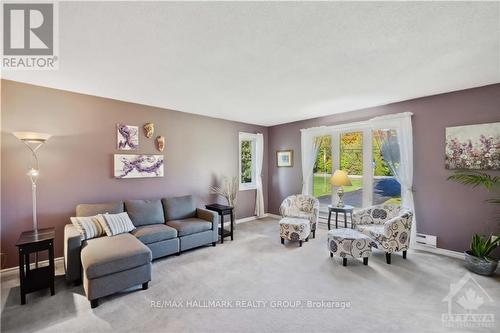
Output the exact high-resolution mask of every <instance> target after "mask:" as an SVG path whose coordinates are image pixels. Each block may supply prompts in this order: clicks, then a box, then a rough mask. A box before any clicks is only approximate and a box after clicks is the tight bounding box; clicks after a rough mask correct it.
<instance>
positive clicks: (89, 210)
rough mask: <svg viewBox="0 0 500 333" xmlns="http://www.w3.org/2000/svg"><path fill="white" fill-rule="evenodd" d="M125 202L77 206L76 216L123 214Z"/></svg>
mask: <svg viewBox="0 0 500 333" xmlns="http://www.w3.org/2000/svg"><path fill="white" fill-rule="evenodd" d="M123 212H124V210H123V202H122V201H118V202H110V203H104V204H81V205H78V206H76V216H94V215H98V214H106V213H109V214H118V213H123Z"/></svg>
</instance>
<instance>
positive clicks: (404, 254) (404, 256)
mask: <svg viewBox="0 0 500 333" xmlns="http://www.w3.org/2000/svg"><path fill="white" fill-rule="evenodd" d="M403 259H406V250H404V251H403Z"/></svg>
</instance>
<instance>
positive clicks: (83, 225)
mask: <svg viewBox="0 0 500 333" xmlns="http://www.w3.org/2000/svg"><path fill="white" fill-rule="evenodd" d="M69 219H70V220H71V223H73V225H74V226H75V228H76V230H78V232H79V233H80V234H81V235H82V240H85V239H91V238H96V237H101V236H104V235H106V231H105V230H104V227H103V222H102V219H103V217H102V215H101V214H99V215H95V216H79V217H70V218H69Z"/></svg>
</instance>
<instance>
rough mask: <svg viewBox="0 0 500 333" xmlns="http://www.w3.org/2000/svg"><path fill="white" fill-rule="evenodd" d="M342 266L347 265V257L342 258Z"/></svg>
mask: <svg viewBox="0 0 500 333" xmlns="http://www.w3.org/2000/svg"><path fill="white" fill-rule="evenodd" d="M342 266H347V258H342Z"/></svg>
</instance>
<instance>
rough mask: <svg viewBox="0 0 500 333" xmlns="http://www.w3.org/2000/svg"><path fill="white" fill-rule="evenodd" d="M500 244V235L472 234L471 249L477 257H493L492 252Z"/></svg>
mask: <svg viewBox="0 0 500 333" xmlns="http://www.w3.org/2000/svg"><path fill="white" fill-rule="evenodd" d="M498 246H500V237H499V236H492V235H490V236H489V237H485V236H480V235H474V236H472V243H471V246H470V248H471V251H472V254H473V255H474V256H475V257H478V258H482V259H492V258H490V253H491V252H492V251H493V250H495V249H496V248H497V247H498Z"/></svg>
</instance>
